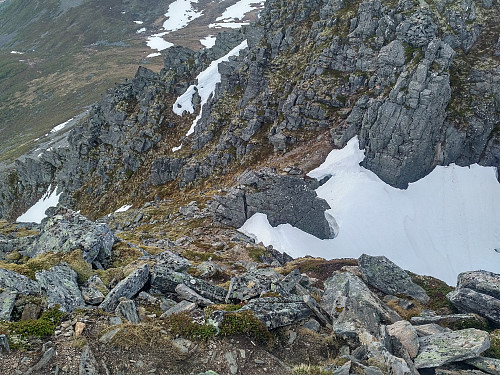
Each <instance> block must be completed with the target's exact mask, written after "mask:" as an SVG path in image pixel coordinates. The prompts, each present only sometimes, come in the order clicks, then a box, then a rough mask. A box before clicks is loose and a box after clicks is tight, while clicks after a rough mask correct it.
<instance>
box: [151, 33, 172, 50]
mask: <svg viewBox="0 0 500 375" xmlns="http://www.w3.org/2000/svg"><path fill="white" fill-rule="evenodd" d="M165 34H166V33H159V34H153V35H151V36H150V37H149V38H148V40H147V42H146V44H147V45H148V47H149V48H151V49H155V50H157V51H163V50H164V49H167V48H170V47H172V46H173V43H170V42H167V41H166V40H165V39H163V38H162V37H163V35H165Z"/></svg>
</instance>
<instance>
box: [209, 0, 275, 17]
mask: <svg viewBox="0 0 500 375" xmlns="http://www.w3.org/2000/svg"><path fill="white" fill-rule="evenodd" d="M264 3H265V1H257V0H240V1H238V2H237V3H236V4H233V5H231V6H230V7H228V8H227V9H226V10H225V11H224V13H222V15H221V16H220V17H217V19H216V21H222V20H224V21H236V20H242V19H243V18H244V17H245V15H246V14H247V13H249V12H251V11H253V10H255V9H260V8H262V7H263V5H264Z"/></svg>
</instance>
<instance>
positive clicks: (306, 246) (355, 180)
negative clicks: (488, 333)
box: [240, 138, 500, 285]
mask: <svg viewBox="0 0 500 375" xmlns="http://www.w3.org/2000/svg"><path fill="white" fill-rule="evenodd" d="M363 159H364V151H362V150H359V142H358V139H357V138H353V139H351V140H350V141H349V142H348V144H347V145H346V147H344V148H343V149H341V150H333V151H332V152H331V153H330V154H329V155H328V157H327V158H326V160H325V162H324V163H323V164H322V165H321V166H319V167H318V168H316V169H315V170H313V171H311V172H310V173H309V174H308V176H310V177H313V178H316V179H321V178H323V177H326V176H331V178H330V179H329V180H328V181H327V182H326V183H325V184H323V185H322V186H320V187H319V188H318V189H317V190H316V192H317V194H318V196H319V197H321V198H324V199H325V200H326V201H327V202H328V203H329V204H330V207H332V209H330V210H327V212H326V213H327V214H329V215H331V216H332V217H333V218H334V219H335V221H336V223H337V225H338V229H337V230H338V235H337V237H336V238H334V239H330V240H320V239H318V238H316V237H314V236H312V235H310V234H308V233H305V232H303V231H301V230H299V229H297V228H294V227H292V226H291V225H290V224H283V225H279V226H278V227H275V228H274V227H272V226H271V225H270V224H269V222H268V221H267V217H266V215H263V214H256V215H254V216H252V217H251V218H250V219H249V220H248V221H247V222H246V223H245V224H244V225H243V227H242V228H240V230H241V231H242V232H243V233H245V234H247V235H250V236H252V237H254V238H256V239H257V241H262V242H263V243H264V244H265V245H273V246H274V247H275V248H277V249H279V250H280V251H286V252H287V253H288V254H290V255H292V256H294V257H298V256H305V255H312V256H319V257H324V258H327V259H331V258H343V257H355V258H357V257H359V256H360V255H361V254H363V253H367V254H370V255H385V256H386V257H388V258H389V259H391V260H392V261H394V262H395V263H396V264H398V265H399V266H400V267H402V268H404V269H408V270H411V271H413V272H416V273H419V274H423V275H431V276H434V277H437V278H439V279H441V280H443V281H445V282H446V283H448V284H450V285H454V284H455V283H456V277H457V275H458V274H459V273H460V272H464V271H470V270H478V269H483V270H490V271H493V272H498V267H499V265H500V254H499V253H498V252H496V251H495V249H498V248H500V200H499V199H498V196H500V184H499V183H498V181H497V179H496V169H495V168H493V167H481V166H479V165H477V164H474V165H471V166H469V167H459V166H456V165H453V164H452V165H450V166H448V167H443V166H438V167H436V168H435V169H434V171H432V172H431V173H430V174H429V175H428V176H426V177H424V178H422V179H421V180H419V181H416V182H414V183H411V184H410V185H409V186H408V189H406V190H400V189H396V188H393V187H391V186H390V185H387V184H386V183H384V182H383V181H382V180H380V179H379V178H378V176H377V175H375V174H374V173H373V172H371V171H369V170H367V169H365V168H363V167H361V166H360V165H359V162H360V161H362V160H363Z"/></svg>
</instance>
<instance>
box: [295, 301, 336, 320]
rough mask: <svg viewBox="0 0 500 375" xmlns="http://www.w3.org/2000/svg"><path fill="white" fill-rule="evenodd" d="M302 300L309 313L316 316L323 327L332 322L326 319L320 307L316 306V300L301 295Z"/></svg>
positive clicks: (325, 314) (326, 316)
mask: <svg viewBox="0 0 500 375" xmlns="http://www.w3.org/2000/svg"><path fill="white" fill-rule="evenodd" d="M302 300H303V301H304V303H305V304H306V305H307V306H308V307H309V308H310V309H311V311H312V312H313V313H314V315H316V318H317V319H318V320H319V321H320V322H321V323H322V324H323V325H330V324H331V323H332V322H331V321H330V319H329V318H328V315H327V313H325V312H324V311H323V309H322V308H321V306H319V305H318V303H317V302H316V300H315V299H314V298H313V297H311V295H309V294H304V295H302Z"/></svg>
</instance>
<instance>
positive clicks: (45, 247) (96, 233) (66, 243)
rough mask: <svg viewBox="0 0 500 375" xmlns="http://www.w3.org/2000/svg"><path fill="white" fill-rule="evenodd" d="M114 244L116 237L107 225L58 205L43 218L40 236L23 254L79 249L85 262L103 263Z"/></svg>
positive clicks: (63, 251)
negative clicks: (49, 214) (51, 214)
mask: <svg viewBox="0 0 500 375" xmlns="http://www.w3.org/2000/svg"><path fill="white" fill-rule="evenodd" d="M114 243H115V236H114V235H113V232H111V230H110V229H109V227H108V225H107V224H102V223H101V224H98V223H94V222H92V221H90V220H89V219H87V218H86V217H84V216H83V215H80V214H79V213H77V212H74V211H72V210H70V209H67V208H60V209H59V210H57V211H56V212H55V214H54V215H53V216H51V217H49V218H48V219H47V220H46V221H44V224H43V226H42V228H41V232H40V235H39V236H38V237H36V239H35V240H34V241H33V243H32V244H31V246H29V247H28V249H27V250H26V255H28V256H30V257H35V256H37V255H40V254H43V253H46V252H49V251H51V252H62V253H67V252H70V251H72V250H75V249H81V250H82V252H83V259H84V260H85V261H86V262H88V263H92V262H93V261H94V260H97V261H99V262H101V263H103V264H105V263H106V262H107V260H108V258H109V257H110V255H111V248H112V247H113V244H114Z"/></svg>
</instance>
